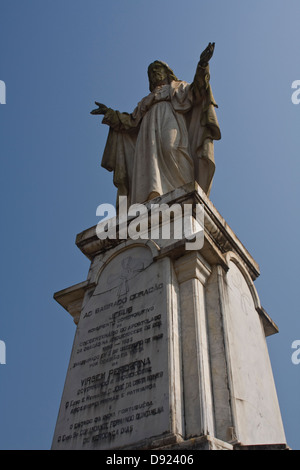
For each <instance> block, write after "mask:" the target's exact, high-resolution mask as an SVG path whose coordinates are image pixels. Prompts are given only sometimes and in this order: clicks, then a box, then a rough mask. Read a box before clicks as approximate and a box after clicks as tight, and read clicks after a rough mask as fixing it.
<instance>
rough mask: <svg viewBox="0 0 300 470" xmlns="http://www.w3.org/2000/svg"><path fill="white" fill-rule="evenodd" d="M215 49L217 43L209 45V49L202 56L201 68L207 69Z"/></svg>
mask: <svg viewBox="0 0 300 470" xmlns="http://www.w3.org/2000/svg"><path fill="white" fill-rule="evenodd" d="M214 49H215V43H214V42H210V43H209V44H208V46H207V48H206V49H204V51H203V52H202V54H201V56H200V65H201V67H206V66H207V65H208V62H209V61H210V59H211V58H212V56H213V53H214Z"/></svg>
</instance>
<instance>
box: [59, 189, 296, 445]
mask: <svg viewBox="0 0 300 470" xmlns="http://www.w3.org/2000/svg"><path fill="white" fill-rule="evenodd" d="M151 202H152V203H153V202H155V203H159V204H163V203H165V204H169V205H172V204H174V203H178V204H181V205H183V204H193V205H196V204H201V205H203V207H204V214H205V218H204V245H203V247H202V248H201V250H198V251H193V250H189V251H188V250H186V246H185V242H186V240H184V239H182V240H179V241H178V240H149V239H148V240H147V239H144V240H141V239H138V240H109V239H107V240H99V238H98V237H97V235H96V228H95V227H92V228H90V229H88V230H86V231H84V232H83V233H81V234H79V235H78V236H77V239H76V244H77V246H78V247H79V249H80V250H81V251H82V252H83V253H84V254H85V255H86V256H87V257H88V258H89V259H90V261H91V265H90V270H89V274H88V279H87V280H86V281H84V282H82V283H80V284H78V285H75V286H72V287H70V288H68V289H65V290H63V291H60V292H57V293H56V294H55V296H54V297H55V299H56V300H57V301H58V302H59V303H60V304H61V305H62V306H63V307H64V308H65V309H66V310H67V311H68V312H69V313H70V314H71V315H72V316H73V318H74V321H75V323H76V324H77V330H76V335H75V339H74V345H73V350H72V354H71V359H70V364H69V368H68V372H67V377H66V382H65V387H64V391H63V396H62V401H61V406H60V410H59V415H58V420H57V425H56V429H55V434H54V438H53V446H52V448H53V449H86V450H89V449H100V450H101V449H102V450H103V449H105V450H110V449H114V450H115V449H143V450H149V449H162V450H168V449H169V450H170V449H177V450H180V449H190V450H191V449H198V450H200V449H203V450H205V449H216V450H218V449H224V450H233V449H238V450H240V449H247V450H248V449H251V448H259V447H260V446H264V448H270V449H271V448H276V449H285V448H287V447H286V443H285V442H286V440H285V434H284V429H283V425H282V420H281V414H280V409H279V405H278V400H277V394H276V389H275V385H274V380H273V374H272V369H271V364H270V360H269V354H268V349H267V344H266V336H269V335H272V334H274V333H277V331H278V330H277V327H276V325H275V324H274V323H273V322H272V320H271V319H270V317H269V316H268V315H267V313H266V312H265V310H264V309H263V308H262V307H261V305H260V301H259V297H258V295H257V292H256V289H255V287H254V281H255V279H256V278H257V276H258V275H259V267H258V265H257V263H256V262H255V261H254V259H253V258H252V257H251V255H250V254H249V253H248V251H247V250H246V249H245V247H244V246H243V245H242V243H241V242H240V241H239V240H238V238H237V237H236V236H235V234H234V232H233V231H232V230H231V229H230V227H229V226H228V225H227V224H226V222H225V220H224V219H223V218H222V217H221V216H220V214H219V213H218V211H217V210H216V209H215V207H214V206H213V204H212V203H211V201H210V200H209V199H208V198H207V196H206V195H205V193H204V192H203V191H202V190H201V188H200V187H199V186H198V185H197V184H195V185H194V184H191V185H186V186H184V187H182V188H179V189H177V190H175V191H173V192H171V193H169V194H166V195H165V196H163V197H161V198H157V199H156V200H155V201H151ZM148 207H149V209H150V203H149V204H148Z"/></svg>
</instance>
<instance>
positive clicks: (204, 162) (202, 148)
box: [102, 66, 221, 204]
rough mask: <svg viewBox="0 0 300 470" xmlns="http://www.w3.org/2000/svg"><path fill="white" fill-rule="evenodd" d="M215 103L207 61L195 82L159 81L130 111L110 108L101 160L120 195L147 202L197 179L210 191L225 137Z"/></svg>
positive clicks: (133, 200)
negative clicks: (219, 142) (217, 151)
mask: <svg viewBox="0 0 300 470" xmlns="http://www.w3.org/2000/svg"><path fill="white" fill-rule="evenodd" d="M216 106H217V105H216V103H215V101H214V98H213V94H212V91H211V87H210V84H209V72H208V67H206V68H202V67H199V66H198V68H197V72H196V75H195V79H194V81H193V83H192V84H188V83H186V82H184V81H179V80H178V81H177V80H176V81H175V80H174V81H172V82H171V83H170V84H168V85H161V86H159V87H157V88H155V90H154V91H152V92H151V93H150V94H149V95H148V96H146V97H145V98H143V99H142V100H141V101H140V102H139V104H138V105H137V107H136V109H135V110H134V111H133V113H132V114H127V113H120V112H119V111H114V110H112V109H109V110H108V111H107V112H106V114H105V116H104V119H103V121H102V122H103V123H104V124H108V125H109V126H110V130H109V134H108V139H107V143H106V146H105V150H104V154H103V158H102V166H103V167H104V168H106V169H107V170H109V171H113V172H114V184H115V186H116V187H117V188H118V196H127V197H128V203H129V204H134V203H143V202H146V201H147V200H149V199H152V198H153V197H156V196H160V195H162V194H165V193H167V192H169V191H172V190H173V189H175V188H178V187H180V186H182V185H184V184H186V183H190V182H192V181H195V180H196V181H197V182H198V183H199V185H200V186H201V187H202V189H203V190H204V191H205V192H206V193H207V194H209V192H210V188H211V183H212V178H213V175H214V171H215V163H214V149H213V140H218V139H220V138H221V133H220V129H219V124H218V121H217V117H216V113H215V107H216Z"/></svg>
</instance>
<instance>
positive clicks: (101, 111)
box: [91, 101, 108, 114]
mask: <svg viewBox="0 0 300 470" xmlns="http://www.w3.org/2000/svg"><path fill="white" fill-rule="evenodd" d="M95 104H96V105H97V106H98V108H96V109H93V111H91V114H105V113H106V111H107V110H108V107H107V106H105V104H102V103H98V101H95Z"/></svg>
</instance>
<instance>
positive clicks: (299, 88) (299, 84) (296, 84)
mask: <svg viewBox="0 0 300 470" xmlns="http://www.w3.org/2000/svg"><path fill="white" fill-rule="evenodd" d="M292 88H293V89H295V91H294V92H293V93H292V96H291V99H292V103H293V104H299V103H300V80H294V81H293V83H292Z"/></svg>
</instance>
